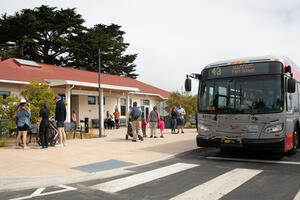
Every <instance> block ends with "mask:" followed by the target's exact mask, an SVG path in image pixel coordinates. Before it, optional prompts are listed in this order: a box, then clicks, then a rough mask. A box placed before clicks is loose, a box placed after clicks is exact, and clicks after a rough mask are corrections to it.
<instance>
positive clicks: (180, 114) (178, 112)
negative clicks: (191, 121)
mask: <svg viewBox="0 0 300 200" xmlns="http://www.w3.org/2000/svg"><path fill="white" fill-rule="evenodd" d="M184 115H185V110H184V108H182V106H181V105H179V106H178V108H176V106H173V107H172V111H171V132H172V133H173V134H176V127H177V133H179V130H180V129H181V133H184V131H183V126H184Z"/></svg>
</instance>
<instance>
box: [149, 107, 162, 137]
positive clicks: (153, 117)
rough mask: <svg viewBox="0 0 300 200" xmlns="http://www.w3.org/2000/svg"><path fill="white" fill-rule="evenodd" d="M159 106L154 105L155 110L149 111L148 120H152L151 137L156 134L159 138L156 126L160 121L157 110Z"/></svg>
mask: <svg viewBox="0 0 300 200" xmlns="http://www.w3.org/2000/svg"><path fill="white" fill-rule="evenodd" d="M156 110H157V107H156V106H154V107H153V110H152V111H151V112H150V113H149V116H148V119H147V122H150V138H152V137H153V136H154V138H157V136H156V127H157V123H158V122H159V119H160V118H159V113H158V112H157V111H156Z"/></svg>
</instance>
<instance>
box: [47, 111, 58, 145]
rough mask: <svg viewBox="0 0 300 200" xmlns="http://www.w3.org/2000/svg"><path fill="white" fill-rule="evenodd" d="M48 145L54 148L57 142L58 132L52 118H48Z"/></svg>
mask: <svg viewBox="0 0 300 200" xmlns="http://www.w3.org/2000/svg"><path fill="white" fill-rule="evenodd" d="M49 122H50V125H49V139H48V140H49V143H50V145H51V146H54V145H55V144H56V143H57V142H58V139H59V137H58V130H57V126H56V123H55V121H54V117H50V118H49Z"/></svg>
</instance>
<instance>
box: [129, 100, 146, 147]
mask: <svg viewBox="0 0 300 200" xmlns="http://www.w3.org/2000/svg"><path fill="white" fill-rule="evenodd" d="M129 116H130V118H131V124H132V125H131V126H132V136H133V139H132V142H136V140H137V137H138V136H139V139H140V140H141V141H143V137H141V136H140V131H141V119H140V118H141V111H140V109H139V107H138V106H137V103H136V102H133V107H132V110H131V111H130V113H129Z"/></svg>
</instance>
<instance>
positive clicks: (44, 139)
mask: <svg viewBox="0 0 300 200" xmlns="http://www.w3.org/2000/svg"><path fill="white" fill-rule="evenodd" d="M55 101H56V109H55V121H56V125H57V130H58V134H59V144H58V145H56V146H57V147H62V146H66V145H67V143H66V141H67V137H66V133H65V130H64V122H65V121H66V115H67V113H66V106H65V104H64V102H63V101H62V99H61V97H60V96H59V95H56V96H55ZM48 106H49V104H48V102H47V101H45V102H44V104H43V108H42V109H41V110H40V116H39V120H38V124H39V135H40V140H41V148H43V149H44V148H48V143H49V141H48V138H49V126H50V122H49V115H50V110H49V109H48ZM15 116H16V122H17V148H20V144H19V143H20V138H21V137H23V149H28V147H27V144H26V141H27V138H26V137H27V131H28V130H29V127H30V117H31V112H30V109H29V107H28V103H27V102H26V100H25V99H21V102H20V104H19V105H18V106H17V108H16V111H15Z"/></svg>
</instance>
